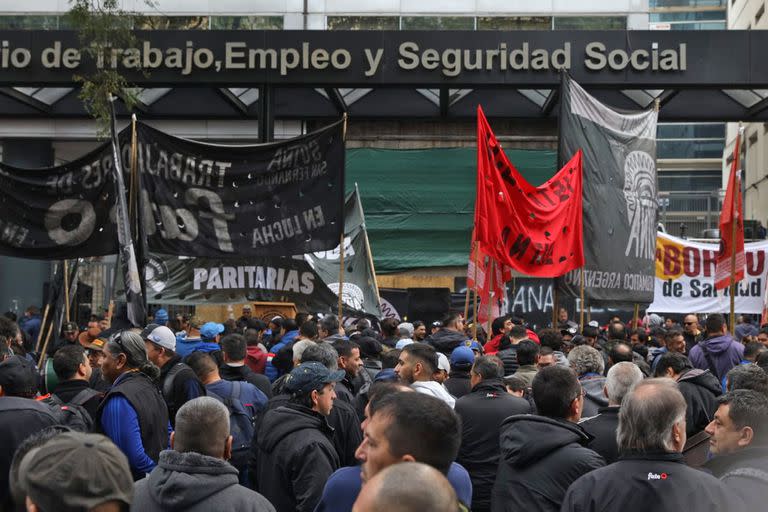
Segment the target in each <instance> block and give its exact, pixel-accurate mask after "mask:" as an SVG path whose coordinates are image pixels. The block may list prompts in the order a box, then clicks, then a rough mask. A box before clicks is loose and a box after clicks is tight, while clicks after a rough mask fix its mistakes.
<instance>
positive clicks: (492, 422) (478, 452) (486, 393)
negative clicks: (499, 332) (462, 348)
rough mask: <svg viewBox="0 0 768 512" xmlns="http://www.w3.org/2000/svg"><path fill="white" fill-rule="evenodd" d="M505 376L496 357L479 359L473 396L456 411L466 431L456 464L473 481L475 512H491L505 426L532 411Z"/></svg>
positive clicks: (473, 376) (459, 402)
mask: <svg viewBox="0 0 768 512" xmlns="http://www.w3.org/2000/svg"><path fill="white" fill-rule="evenodd" d="M456 350H459V349H456ZM455 352H456V351H454V353H455ZM501 373H502V370H501V368H500V367H499V364H498V361H496V360H494V358H493V357H492V356H480V357H478V358H477V359H476V360H475V362H474V365H473V366H472V372H471V383H472V392H471V393H469V394H468V395H465V396H464V397H462V398H460V399H458V400H457V401H456V407H455V411H456V414H458V415H459V417H460V418H461V427H462V428H461V448H460V449H459V456H458V457H457V459H456V461H457V462H458V463H459V464H461V465H462V466H464V468H465V469H466V470H467V471H468V472H469V476H470V478H471V479H472V510H473V511H474V512H488V511H489V510H490V509H491V489H492V488H493V481H494V479H495V477H496V468H497V466H498V464H499V433H500V429H501V424H502V422H503V421H504V420H505V419H506V418H508V417H509V416H514V415H516V414H527V413H529V412H530V411H531V407H530V404H529V403H528V401H527V400H525V399H524V398H518V397H516V396H512V395H511V394H509V393H507V390H506V389H505V387H504V383H503V382H502V380H501V377H502V375H501Z"/></svg>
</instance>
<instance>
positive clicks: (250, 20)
mask: <svg viewBox="0 0 768 512" xmlns="http://www.w3.org/2000/svg"><path fill="white" fill-rule="evenodd" d="M282 29H283V17H282V16H211V30H282Z"/></svg>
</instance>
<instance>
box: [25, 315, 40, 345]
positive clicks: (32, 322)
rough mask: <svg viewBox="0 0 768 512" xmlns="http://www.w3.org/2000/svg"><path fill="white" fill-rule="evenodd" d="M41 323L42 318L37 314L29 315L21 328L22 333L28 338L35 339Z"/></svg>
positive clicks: (38, 333)
mask: <svg viewBox="0 0 768 512" xmlns="http://www.w3.org/2000/svg"><path fill="white" fill-rule="evenodd" d="M41 323H42V319H41V318H40V317H39V316H37V315H35V316H31V317H29V319H28V320H27V321H26V322H24V325H23V326H22V328H21V330H22V331H24V334H26V335H27V336H29V337H30V339H32V340H35V341H37V337H38V336H39V335H40V324H41Z"/></svg>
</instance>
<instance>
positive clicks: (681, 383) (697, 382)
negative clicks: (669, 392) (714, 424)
mask: <svg viewBox="0 0 768 512" xmlns="http://www.w3.org/2000/svg"><path fill="white" fill-rule="evenodd" d="M655 375H656V377H668V378H670V379H673V380H675V381H677V384H678V388H679V389H680V393H682V394H683V398H685V403H686V405H687V408H686V414H685V424H686V428H687V430H686V435H687V436H688V437H691V436H693V435H695V434H697V433H699V432H701V431H702V430H704V428H705V427H706V426H707V425H708V424H709V422H710V421H712V417H713V415H714V414H715V410H716V409H717V397H718V396H720V393H722V388H721V387H720V383H719V382H718V381H717V379H715V377H714V376H713V375H712V374H711V373H710V372H709V370H700V369H698V368H694V367H693V366H692V365H691V362H690V361H689V360H688V358H687V357H685V356H684V355H683V354H679V353H676V352H669V353H667V354H664V355H663V356H662V357H661V359H660V360H659V364H658V365H657V366H656V373H655Z"/></svg>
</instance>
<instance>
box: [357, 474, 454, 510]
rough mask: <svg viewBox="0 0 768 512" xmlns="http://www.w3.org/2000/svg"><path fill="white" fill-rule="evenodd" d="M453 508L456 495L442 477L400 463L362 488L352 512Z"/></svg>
mask: <svg viewBox="0 0 768 512" xmlns="http://www.w3.org/2000/svg"><path fill="white" fill-rule="evenodd" d="M424 489H429V492H424ZM457 505H458V502H457V498H456V492H455V491H454V490H453V487H451V483H450V482H449V481H448V479H447V478H445V476H444V475H443V474H442V473H440V472H439V471H438V470H436V469H435V468H433V467H431V466H428V465H427V464H421V463H419V462H401V463H399V464H394V465H392V466H389V467H387V468H386V469H384V470H382V471H381V472H379V473H378V474H377V475H376V476H374V477H373V478H372V479H371V480H370V481H369V482H368V483H367V484H366V485H365V487H364V488H363V490H362V492H361V493H360V496H358V498H357V501H356V502H355V506H354V507H353V508H352V512H427V511H433V510H434V511H438V510H439V511H450V512H452V511H454V510H457Z"/></svg>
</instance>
